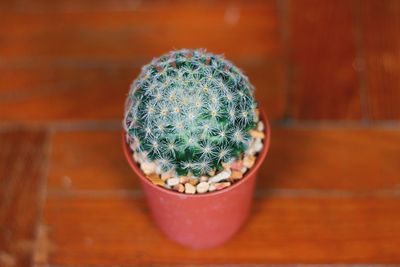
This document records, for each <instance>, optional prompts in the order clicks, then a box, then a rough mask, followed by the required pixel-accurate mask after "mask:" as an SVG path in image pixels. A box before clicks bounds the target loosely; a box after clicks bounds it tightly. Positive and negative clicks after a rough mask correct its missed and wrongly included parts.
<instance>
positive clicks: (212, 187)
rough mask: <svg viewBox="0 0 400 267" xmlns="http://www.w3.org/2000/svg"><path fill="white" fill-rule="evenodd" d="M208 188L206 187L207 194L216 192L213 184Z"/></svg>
mask: <svg viewBox="0 0 400 267" xmlns="http://www.w3.org/2000/svg"><path fill="white" fill-rule="evenodd" d="M209 185H210V186H209V187H208V191H209V192H212V191H215V190H217V188H215V184H209Z"/></svg>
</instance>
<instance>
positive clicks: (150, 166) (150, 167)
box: [140, 161, 157, 174]
mask: <svg viewBox="0 0 400 267" xmlns="http://www.w3.org/2000/svg"><path fill="white" fill-rule="evenodd" d="M140 168H141V169H142V171H143V172H144V174H151V173H155V172H156V168H157V166H156V164H154V163H153V162H149V161H143V162H142V164H141V165H140Z"/></svg>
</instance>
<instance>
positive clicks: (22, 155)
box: [0, 130, 47, 267]
mask: <svg viewBox="0 0 400 267" xmlns="http://www.w3.org/2000/svg"><path fill="white" fill-rule="evenodd" d="M46 144H47V138H46V134H45V133H44V132H42V131H25V130H15V131H2V132H0V266H5V267H7V266H30V265H31V263H32V255H33V249H34V244H35V243H34V242H35V237H36V228H37V224H38V215H39V212H40V209H41V205H42V204H43V203H42V200H43V196H42V193H43V188H42V187H43V186H44V181H43V179H44V174H43V167H44V166H45V164H46V159H47V156H46V152H47V151H46V146H47V145H46Z"/></svg>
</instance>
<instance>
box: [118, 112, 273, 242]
mask: <svg viewBox="0 0 400 267" xmlns="http://www.w3.org/2000/svg"><path fill="white" fill-rule="evenodd" d="M261 119H262V121H263V122H264V125H265V129H264V132H265V136H266V137H265V139H264V146H263V149H262V150H261V151H260V153H259V154H258V156H257V160H256V162H255V164H254V166H253V167H252V168H251V169H250V170H249V171H248V172H247V174H246V175H245V176H244V177H243V178H242V179H241V180H240V181H239V182H237V183H235V184H233V185H232V186H230V187H228V188H226V189H222V190H221V191H214V192H210V193H206V194H195V195H187V194H183V193H178V192H174V191H172V190H168V189H165V188H162V187H160V186H156V185H154V184H152V183H151V182H150V181H149V180H148V179H147V178H146V177H145V176H144V174H143V172H142V171H141V169H140V167H139V166H138V165H137V164H136V163H135V162H134V161H133V159H132V152H131V150H130V148H129V146H128V145H127V143H126V141H125V140H126V139H125V133H124V134H123V150H124V154H125V157H126V159H127V161H128V162H129V165H130V166H131V167H132V169H133V171H134V172H135V173H136V175H137V176H139V178H140V181H141V185H142V189H143V191H144V193H145V197H146V201H147V204H148V206H149V208H150V212H151V215H152V217H153V218H154V220H155V222H156V224H157V225H158V227H159V228H160V229H161V230H162V231H163V232H164V233H165V234H166V235H167V236H168V237H169V238H170V239H172V240H174V241H176V242H178V243H180V244H182V245H185V246H188V247H191V248H196V249H199V248H210V247H215V246H218V245H220V244H222V243H224V242H225V241H227V240H228V239H230V238H231V237H232V236H233V235H234V234H235V233H236V232H237V231H238V230H239V228H240V227H241V226H242V225H243V223H244V221H245V220H246V218H247V217H248V214H249V212H250V207H251V202H252V198H253V191H254V184H255V180H256V176H257V173H258V169H259V168H260V166H261V164H262V162H263V161H264V159H265V157H266V155H267V151H268V148H269V142H270V136H271V134H270V126H269V124H268V120H267V118H266V116H265V115H264V114H263V113H262V112H261Z"/></svg>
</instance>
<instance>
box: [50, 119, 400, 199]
mask: <svg viewBox="0 0 400 267" xmlns="http://www.w3.org/2000/svg"><path fill="white" fill-rule="evenodd" d="M371 140H373V141H371ZM120 142H121V133H120V131H112V132H111V131H110V132H93V131H87V132H78V133H77V132H65V133H56V134H55V135H54V143H53V152H52V156H51V162H52V164H51V167H50V172H49V188H50V191H51V190H56V191H60V190H61V191H64V190H66V191H71V190H72V191H73V190H99V191H113V190H132V189H136V188H137V182H138V179H137V178H136V177H135V175H134V174H133V173H132V171H131V170H130V169H129V167H128V165H127V164H126V163H125V159H124V157H123V155H122V151H121V147H120ZM399 155H400V133H399V132H398V131H394V130H374V129H345V130H343V129H330V130H329V129H325V130H324V129H315V128H314V129H303V130H301V129H300V130H299V129H290V128H289V129H287V128H278V127H276V128H273V129H272V140H271V148H270V151H269V154H268V156H267V159H266V161H265V163H264V164H263V165H262V167H261V169H260V173H259V188H260V189H261V190H274V189H317V190H325V189H326V190H348V191H352V192H371V191H374V190H383V191H385V190H393V188H398V186H399V184H400V176H399V175H398V173H399V165H398V161H399Z"/></svg>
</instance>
